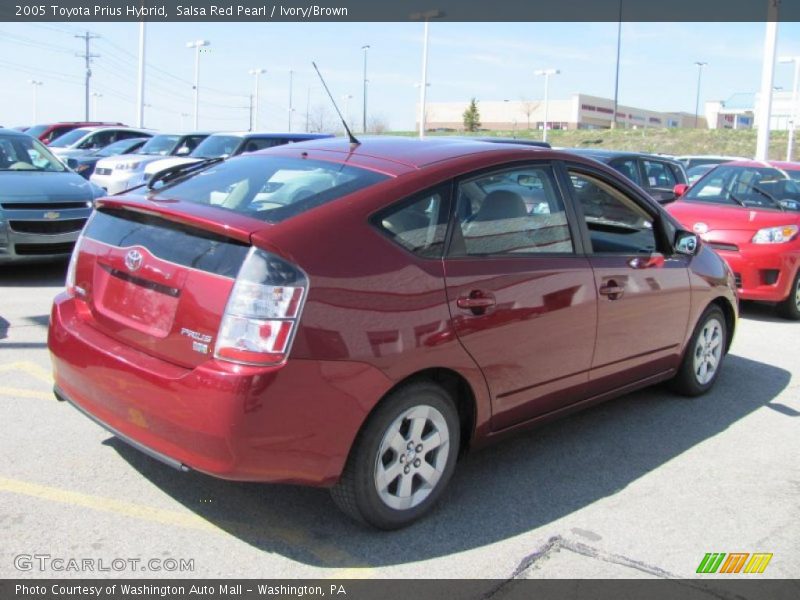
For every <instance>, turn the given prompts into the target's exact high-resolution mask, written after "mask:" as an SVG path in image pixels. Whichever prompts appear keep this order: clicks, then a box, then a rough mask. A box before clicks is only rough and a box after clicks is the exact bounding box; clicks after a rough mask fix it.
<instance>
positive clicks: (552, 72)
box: [533, 69, 561, 142]
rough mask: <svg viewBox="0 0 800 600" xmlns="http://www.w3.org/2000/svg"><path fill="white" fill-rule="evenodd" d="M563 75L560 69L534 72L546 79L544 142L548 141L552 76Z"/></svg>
mask: <svg viewBox="0 0 800 600" xmlns="http://www.w3.org/2000/svg"><path fill="white" fill-rule="evenodd" d="M559 73H561V71H559V70H558V69H538V70H536V71H534V72H533V74H534V75H541V76H543V77H544V133H543V134H542V141H543V142H546V141H547V115H548V109H549V106H548V93H549V87H550V76H551V75H558V74H559Z"/></svg>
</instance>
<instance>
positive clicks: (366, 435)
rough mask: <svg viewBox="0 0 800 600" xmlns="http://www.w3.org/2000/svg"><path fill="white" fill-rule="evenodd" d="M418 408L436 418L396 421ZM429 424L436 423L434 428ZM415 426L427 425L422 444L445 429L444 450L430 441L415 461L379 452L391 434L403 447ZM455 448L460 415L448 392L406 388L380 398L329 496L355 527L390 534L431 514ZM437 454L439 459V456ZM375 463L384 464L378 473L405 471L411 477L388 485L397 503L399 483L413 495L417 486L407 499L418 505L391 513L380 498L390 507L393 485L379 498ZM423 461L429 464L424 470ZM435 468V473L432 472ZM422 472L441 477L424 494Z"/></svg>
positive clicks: (430, 386)
mask: <svg viewBox="0 0 800 600" xmlns="http://www.w3.org/2000/svg"><path fill="white" fill-rule="evenodd" d="M420 407H429V408H432V409H434V411H435V412H436V413H438V415H435V414H434V411H429V413H430V414H431V415H432V416H431V417H430V419H431V420H425V419H420V418H419V417H417V416H416V415H417V414H421V413H415V412H412V413H411V417H410V418H408V419H405V420H402V421H401V420H400V418H401V417H402V416H403V415H406V414H408V413H409V411H417V410H418V409H419V408H420ZM433 420H435V421H436V422H435V423H434V421H433ZM419 421H424V422H425V425H424V427H425V429H424V431H423V432H422V433H421V434H420V436H419V438H420V440H423V441H424V440H425V439H428V440H432V439H433V438H431V437H426V432H427V436H430V435H431V433H432V432H434V431H436V432H438V431H439V428H444V427H446V429H447V431H446V433H447V439H448V442H447V446H446V448H445V445H444V444H441V445H439V446H438V447H436V448H433V444H434V442H433V441H430V444H431V446H430V447H431V448H433V449H431V450H427V451H426V450H425V448H424V447H423V449H422V450H421V451H420V454H419V455H417V454H416V453H415V451H414V450H411V449H408V450H406V452H405V453H401V454H396V453H395V452H394V450H392V449H391V448H385V451H384V452H380V450H381V445H382V443H383V442H386V440H384V436H387V439H388V437H390V436H389V431H390V430H391V431H395V433H396V434H397V433H399V434H400V435H402V436H403V443H404V444H405V443H407V442H408V440H409V439H410V438H412V437H413V436H412V427H413V426H415V425H417V422H419ZM398 424H400V425H399V427H400V428H399V429H397V427H398ZM437 424H438V428H437V426H436V425H437ZM406 425H407V430H406V432H407V434H408V437H406V435H405V434H403V433H402V428H403V427H404V426H406ZM417 426H418V425H417ZM418 427H419V426H418ZM439 433H440V437H439V439H440V440H443V439H444V437H445V436H443V435H441V433H443V432H439ZM394 439H397V438H396V436H394ZM420 440H417V439H413V440H411V441H413V442H418V441H420ZM459 443H460V427H459V419H458V412H457V411H456V408H455V405H454V404H453V400H452V398H451V397H450V395H449V394H448V393H447V391H445V390H444V389H443V388H442V387H440V386H439V385H437V384H435V383H434V382H432V381H417V382H413V383H410V384H408V385H405V386H403V387H401V388H398V389H397V390H395V391H394V392H392V393H391V394H390V395H388V396H387V397H386V398H384V399H383V401H382V402H381V404H380V405H379V406H378V407H377V408H376V409H375V411H374V412H373V414H372V415H370V417H369V419H368V420H367V422H366V424H365V425H364V427H363V428H362V430H361V432H360V433H359V434H358V436H357V438H356V441H355V443H354V444H353V448H352V450H351V451H350V456H349V458H348V461H347V465H346V466H345V469H344V471H343V473H342V476H341V478H340V479H339V481H338V483H337V484H336V485H335V486H334V487H333V488H331V496H332V497H333V500H334V502H335V503H336V505H337V506H338V507H339V508H340V509H341V510H342V511H344V512H345V513H346V514H348V515H349V516H350V517H352V518H353V519H355V520H357V521H360V522H362V523H367V524H368V525H372V526H373V527H377V528H378V529H386V530H391V529H399V528H401V527H405V526H406V525H409V524H411V523H412V522H414V521H416V520H417V519H419V518H420V517H422V516H423V515H424V514H426V513H427V512H428V511H430V510H431V508H433V506H434V505H435V504H436V502H437V500H438V499H439V498H440V497H441V495H442V492H443V491H444V489H445V487H447V483H448V482H449V481H450V478H451V476H452V475H453V471H454V470H455V465H456V459H457V457H458V449H459ZM420 446H421V443H420V445H417V446H416V447H415V449H419V448H420ZM404 447H405V446H404ZM440 452H442V454H439V453H440ZM379 454H380V456H379ZM401 456H402V460H401ZM395 458H396V460H395ZM387 459H388V462H387ZM379 460H380V461H382V463H383V464H382V465H381V468H386V467H387V466H389V471H391V470H392V469H397V468H399V469H401V470H403V469H405V473H407V472H409V470H412V472H411V473H410V475H406V474H405V473H401V472H398V473H397V475H395V476H394V477H395V479H392V481H393V482H394V484H395V487H394V490H395V494H397V498H396V499H397V501H398V502H399V501H403V500H404V499H403V498H400V486H401V482H402V481H403V480H404V479H405V478H406V477H408V482H409V483H408V485H410V486H412V487H411V489H412V490H413V489H415V488H414V487H413V486H414V485H416V486H417V487H416V492H414V493H412V494H411V496H408V497H409V498H412V499H413V497H414V496H415V495H417V498H421V499H420V500H419V502H418V503H415V504H414V505H413V506H410V507H408V508H394V507H392V506H389V505H388V504H387V502H386V501H384V499H383V498H384V497H386V498H387V500H388V501H393V500H394V498H393V497H392V494H391V493H390V490H391V489H392V486H391V485H389V486H388V487H386V488H385V489H384V490H383V492H382V493H383V497H382V495H381V492H379V490H378V481H377V473H378V469H379V465H378V463H379ZM422 460H424V461H425V462H426V463H427V464H426V465H422V464H421V461H422ZM403 461H405V462H403ZM417 462H419V465H417ZM434 465H436V466H437V467H439V468H438V469H436V468H434ZM420 468H421V469H426V471H424V472H425V473H430V472H431V471H430V469H433V471H436V472H438V473H440V475H439V477H438V480H437V481H436V482H435V484H434V485H432V486H431V487H430V491H427V490H428V488H427V487H425V486H423V485H422V483H423V482H424V480H423V478H422V473H423V471H422V470H421V469H420ZM387 480H389V477H387Z"/></svg>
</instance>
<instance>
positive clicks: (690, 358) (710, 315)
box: [669, 304, 728, 396]
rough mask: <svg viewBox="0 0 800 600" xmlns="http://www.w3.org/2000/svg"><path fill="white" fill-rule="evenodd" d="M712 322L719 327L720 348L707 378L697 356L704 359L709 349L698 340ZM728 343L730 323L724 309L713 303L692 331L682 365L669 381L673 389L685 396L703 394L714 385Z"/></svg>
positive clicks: (701, 359)
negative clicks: (714, 364)
mask: <svg viewBox="0 0 800 600" xmlns="http://www.w3.org/2000/svg"><path fill="white" fill-rule="evenodd" d="M712 323H714V324H715V325H716V326H718V328H719V334H720V335H719V339H718V340H717V343H718V347H719V349H720V350H719V354H718V356H717V363H716V367H715V370H714V371H713V373H712V374H711V376H710V378H709V379H707V380H706V379H705V378H704V376H702V373H703V372H702V371H700V372H698V369H697V366H698V362H696V361H695V357H696V356H697V357H698V361H700V362H702V361H703V357H704V356H705V354H706V352H707V351H708V350H707V349H706V348H705V347H704V344H700V345H698V341H699V340H700V338H701V336H703V335H704V332H706V333H708V331H709V330H708V329H707V327H709V326H710V325H711V324H712ZM715 339H716V338H715ZM727 343H728V324H727V321H726V320H725V315H724V314H722V309H720V308H719V307H718V306H716V305H713V304H712V305H711V306H709V307H708V308H707V309H706V310H705V312H704V313H703V315H702V316H701V317H700V320H699V321H698V322H697V326H696V327H695V329H694V332H693V333H692V337H691V339H690V340H689V343H688V344H687V345H686V350H685V351H684V353H683V359H682V360H681V366H680V367H679V368H678V372H677V373H676V374H675V377H674V378H673V379H672V380H671V381H670V382H669V384H670V387H671V388H672V390H673V391H675V392H677V393H678V394H681V395H683V396H701V395H702V394H705V393H706V392H708V391H709V390H710V389H711V388H712V387H714V383H715V382H716V381H717V377H719V373H720V371H721V370H722V363H723V360H724V358H725V354H726V348H727ZM716 347H717V346H715V348H716ZM706 373H707V371H706Z"/></svg>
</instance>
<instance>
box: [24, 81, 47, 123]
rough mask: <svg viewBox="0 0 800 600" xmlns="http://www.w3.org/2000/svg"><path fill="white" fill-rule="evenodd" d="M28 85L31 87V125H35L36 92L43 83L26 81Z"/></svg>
mask: <svg viewBox="0 0 800 600" xmlns="http://www.w3.org/2000/svg"><path fill="white" fill-rule="evenodd" d="M28 83H30V84H31V85H32V86H33V122H32V123H31V125H36V96H37V94H36V91H37V90H38V89H39V86H40V85H44V82H42V81H37V80H36V79H28Z"/></svg>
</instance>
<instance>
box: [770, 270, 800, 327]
mask: <svg viewBox="0 0 800 600" xmlns="http://www.w3.org/2000/svg"><path fill="white" fill-rule="evenodd" d="M775 310H776V311H777V313H778V314H779V315H780V316H781V317H783V318H784V319H789V320H790V321H800V269H798V271H797V273H796V274H795V276H794V281H793V282H792V289H791V291H790V292H789V296H788V297H787V298H786V300H784V301H783V302H780V303H779V304H778V305H777V306H776V307H775Z"/></svg>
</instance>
